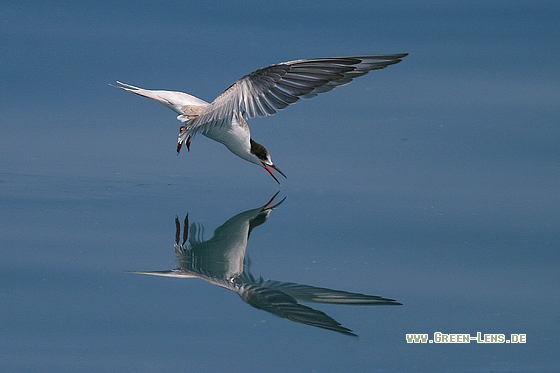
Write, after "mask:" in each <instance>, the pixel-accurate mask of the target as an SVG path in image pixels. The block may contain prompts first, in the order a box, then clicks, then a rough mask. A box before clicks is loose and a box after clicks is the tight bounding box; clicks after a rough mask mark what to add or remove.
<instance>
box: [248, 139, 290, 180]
mask: <svg viewBox="0 0 560 373" xmlns="http://www.w3.org/2000/svg"><path fill="white" fill-rule="evenodd" d="M251 155H252V156H253V159H251V162H253V163H256V164H260V165H261V166H262V167H263V168H264V169H265V170H266V171H267V172H268V173H269V174H270V176H272V177H273V178H274V180H276V182H277V183H278V184H280V181H278V179H277V178H276V175H274V172H273V171H272V170H276V171H278V173H279V174H280V175H282V176H284V177H286V175H284V173H283V172H282V171H280V170H279V169H278V167H276V166H275V165H274V163H273V162H272V159H270V153H268V150H266V148H265V147H264V146H262V145H261V144H259V143H258V142H256V141H254V140H253V139H251Z"/></svg>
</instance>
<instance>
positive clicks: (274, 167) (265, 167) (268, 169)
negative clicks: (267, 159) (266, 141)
mask: <svg viewBox="0 0 560 373" xmlns="http://www.w3.org/2000/svg"><path fill="white" fill-rule="evenodd" d="M261 164H262V166H263V167H264V169H265V170H267V171H268V173H269V174H270V176H272V178H273V179H274V180H276V182H277V183H278V184H280V182H279V181H278V179H277V178H276V175H274V172H272V170H271V168H273V169H275V170H276V171H278V173H279V174H280V175H282V176H284V178H286V175H284V173H283V172H282V171H280V170H279V169H278V167H276V166H275V165H273V164H271V165H267V164H266V163H264V162H261ZM286 179H287V178H286Z"/></svg>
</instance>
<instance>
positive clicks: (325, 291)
mask: <svg viewBox="0 0 560 373" xmlns="http://www.w3.org/2000/svg"><path fill="white" fill-rule="evenodd" d="M277 195H278V193H276V194H275V195H274V196H273V197H272V198H271V199H270V201H268V203H266V204H265V205H264V206H262V207H258V208H255V209H251V210H247V211H244V212H241V213H239V214H237V215H235V216H233V217H232V218H230V219H228V220H227V221H226V222H225V223H224V224H222V225H221V226H220V227H218V228H217V229H216V230H215V231H214V235H213V236H212V238H210V239H208V240H205V239H204V235H203V233H204V227H203V226H202V225H200V224H194V223H191V224H190V226H189V218H188V215H187V216H186V217H185V220H184V223H183V224H184V225H183V227H184V228H183V235H182V242H181V223H180V222H179V219H178V218H177V217H176V218H175V254H176V261H177V264H178V268H176V269H172V270H159V271H132V273H137V274H143V275H152V276H162V277H173V278H183V279H189V278H198V279H201V280H204V281H207V282H209V283H211V284H213V285H216V286H219V287H221V288H225V289H228V290H231V291H233V292H235V293H237V294H238V295H239V297H240V298H241V299H242V300H243V301H244V302H246V303H248V304H249V305H251V306H252V307H255V308H257V309H260V310H263V311H266V312H269V313H271V314H273V315H276V316H279V317H282V318H284V319H287V320H291V321H295V322H298V323H301V324H306V325H311V326H314V327H318V328H322V329H327V330H332V331H335V332H339V333H342V334H346V335H351V336H356V334H355V333H354V332H353V331H352V330H350V329H348V328H346V327H344V326H342V325H341V324H340V323H339V322H338V321H336V320H335V319H333V318H332V317H330V316H329V315H327V314H326V313H324V312H323V311H320V310H317V309H314V308H312V307H309V306H306V305H303V304H301V303H300V302H304V303H325V304H341V305H361V306H397V305H401V303H399V302H397V301H395V300H394V299H389V298H384V297H381V296H377V295H367V294H361V293H352V292H349V291H345V290H336V289H329V288H324V287H317V286H311V285H304V284H298V283H294V282H283V281H276V280H265V279H263V278H262V277H261V276H259V277H255V276H253V274H252V273H251V271H250V268H249V267H250V260H249V257H248V254H247V244H248V241H249V237H250V235H251V232H252V230H253V229H254V228H256V227H258V226H260V225H262V224H264V223H265V222H267V221H268V218H269V217H270V213H271V212H272V210H274V209H275V208H277V207H278V206H279V205H280V204H281V203H282V202H283V201H284V199H285V198H284V199H282V200H281V201H280V202H278V203H276V204H273V203H274V199H275V198H276V196H277Z"/></svg>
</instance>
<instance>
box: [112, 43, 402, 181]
mask: <svg viewBox="0 0 560 373" xmlns="http://www.w3.org/2000/svg"><path fill="white" fill-rule="evenodd" d="M406 55H407V54H406V53H402V54H391V55H369V56H350V57H334V58H319V59H312V60H295V61H289V62H283V63H279V64H276V65H271V66H269V67H266V68H262V69H258V70H256V71H254V72H252V73H250V74H248V75H246V76H244V77H243V78H241V79H239V80H238V81H237V82H235V83H233V84H232V85H231V86H230V87H229V88H228V89H226V90H225V91H224V92H223V93H222V94H221V95H220V96H218V97H217V98H216V99H215V100H214V101H213V102H212V103H208V102H206V101H204V100H201V99H199V98H197V97H194V96H191V95H189V94H187V93H183V92H176V91H163V90H147V89H142V88H138V87H135V86H132V85H129V84H125V83H121V82H118V83H119V84H120V85H119V86H118V88H121V89H123V90H125V91H129V92H132V93H135V94H138V95H140V96H144V97H147V98H150V99H152V100H155V101H157V102H160V103H161V104H163V105H165V106H167V107H168V108H170V109H171V110H173V111H175V112H176V113H177V114H179V115H178V116H177V119H178V120H180V121H182V122H184V123H185V124H184V125H183V126H182V127H181V129H180V132H179V138H178V142H177V152H179V151H180V150H181V147H182V146H183V144H185V145H186V146H187V148H188V149H190V142H191V139H192V138H193V137H194V136H195V135H196V134H197V133H201V134H203V135H205V136H206V137H209V138H211V139H212V140H215V141H217V142H219V143H222V144H224V145H225V146H226V147H227V148H228V149H229V150H230V151H231V152H232V153H234V154H235V155H237V156H238V157H240V158H243V159H245V160H246V161H248V162H251V163H255V164H257V165H259V166H262V167H264V168H265V169H266V170H267V171H268V173H270V175H271V176H272V177H273V178H274V180H276V181H277V182H278V179H277V178H276V176H275V175H274V173H273V171H272V169H275V170H276V171H278V172H279V173H280V174H282V176H284V177H285V175H284V174H283V173H282V172H281V171H280V170H279V169H278V168H276V166H275V165H274V163H273V162H272V160H271V158H270V154H269V153H268V151H267V150H266V148H265V147H264V146H262V145H261V144H259V143H257V142H256V141H254V140H253V139H252V138H251V132H250V129H249V126H248V125H247V122H246V120H247V119H249V118H253V117H256V116H267V115H273V114H275V113H276V112H277V110H281V109H284V108H285V107H287V106H288V105H290V104H293V103H295V102H297V101H299V100H300V99H301V98H311V97H314V96H316V95H318V94H319V93H323V92H328V91H330V90H332V89H334V88H336V87H338V86H341V85H345V84H348V83H350V82H351V81H352V79H354V78H357V77H359V76H362V75H365V74H367V73H368V72H369V71H371V70H379V69H383V68H385V67H387V66H389V65H392V64H395V63H398V62H400V61H401V59H402V58H404V57H405V56H406Z"/></svg>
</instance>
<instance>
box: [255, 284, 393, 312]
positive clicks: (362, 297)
mask: <svg viewBox="0 0 560 373" xmlns="http://www.w3.org/2000/svg"><path fill="white" fill-rule="evenodd" d="M259 285H260V286H262V287H266V288H271V289H275V290H278V291H281V292H283V293H286V294H289V295H290V296H292V297H294V298H295V299H298V300H301V301H303V302H315V303H332V304H350V305H367V306H374V305H383V306H385V305H401V303H399V302H397V301H395V300H394V299H389V298H383V297H380V296H377V295H366V294H360V293H351V292H349V291H344V290H334V289H328V288H321V287H317V286H310V285H301V284H296V283H293V282H280V281H272V280H267V281H262V280H261V282H260V284H259Z"/></svg>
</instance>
